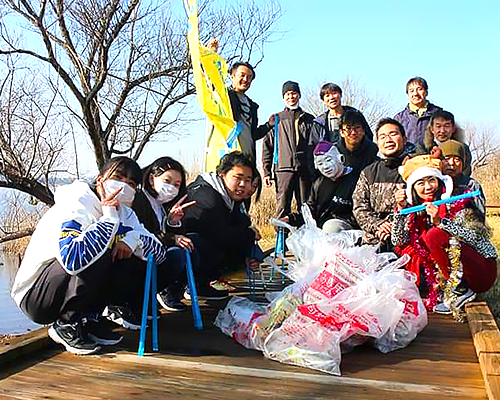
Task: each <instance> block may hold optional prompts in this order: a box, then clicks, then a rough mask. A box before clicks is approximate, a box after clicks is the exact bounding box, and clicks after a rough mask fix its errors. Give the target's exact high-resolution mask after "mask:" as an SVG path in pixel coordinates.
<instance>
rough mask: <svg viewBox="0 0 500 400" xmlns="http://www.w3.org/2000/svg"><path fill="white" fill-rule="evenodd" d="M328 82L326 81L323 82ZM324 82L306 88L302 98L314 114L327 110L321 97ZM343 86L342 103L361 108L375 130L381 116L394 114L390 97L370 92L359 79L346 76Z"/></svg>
mask: <svg viewBox="0 0 500 400" xmlns="http://www.w3.org/2000/svg"><path fill="white" fill-rule="evenodd" d="M323 83H326V82H323ZM323 83H321V84H318V85H317V87H315V88H306V89H305V90H304V96H303V99H302V105H303V107H304V108H305V109H306V110H307V111H308V112H310V113H311V114H313V115H319V114H321V113H323V112H325V111H326V107H325V106H324V104H323V102H322V101H321V99H320V97H319V92H320V88H321V86H322V85H323ZM338 85H339V86H340V87H341V88H342V104H345V105H348V106H352V107H355V108H357V109H358V110H360V111H361V112H362V113H363V115H364V116H365V118H366V120H367V121H368V123H369V124H370V127H371V128H372V129H373V130H374V129H375V127H376V125H377V123H378V121H379V120H380V119H381V118H384V117H388V116H392V115H394V108H393V107H392V105H391V104H390V100H389V98H387V97H385V96H383V95H381V94H380V93H370V92H368V90H367V89H366V87H365V86H363V85H362V84H361V83H360V82H359V81H358V80H357V79H353V78H351V77H349V76H348V77H346V78H345V79H343V80H342V81H341V82H340V83H339V84H338Z"/></svg>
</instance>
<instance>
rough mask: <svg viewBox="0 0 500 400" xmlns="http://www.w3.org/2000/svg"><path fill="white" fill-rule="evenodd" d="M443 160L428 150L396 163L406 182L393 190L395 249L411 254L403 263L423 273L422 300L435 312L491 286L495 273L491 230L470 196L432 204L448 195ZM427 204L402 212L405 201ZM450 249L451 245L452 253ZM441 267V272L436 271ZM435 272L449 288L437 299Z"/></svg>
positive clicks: (450, 187)
mask: <svg viewBox="0 0 500 400" xmlns="http://www.w3.org/2000/svg"><path fill="white" fill-rule="evenodd" d="M442 171H443V164H442V161H441V160H440V159H438V158H434V157H432V156H429V155H426V156H418V157H414V158H412V159H410V160H408V161H407V162H406V163H405V164H404V165H403V166H401V167H400V173H401V175H402V177H403V180H404V181H405V182H406V188H403V185H401V186H400V187H399V189H398V190H397V192H396V194H395V197H396V203H397V206H396V208H397V210H396V213H395V215H394V222H393V226H392V234H391V240H392V242H393V244H394V246H395V250H396V253H398V254H399V255H402V254H409V255H410V256H411V261H410V263H409V264H408V266H407V269H409V270H411V271H412V272H414V273H415V274H416V275H417V279H418V281H421V280H422V277H421V274H422V272H423V274H424V275H425V280H426V283H427V288H428V295H427V300H426V306H427V308H428V309H430V310H434V312H438V313H441V314H451V313H452V311H453V310H454V309H455V310H459V309H460V308H461V307H463V305H464V304H465V303H467V302H469V301H472V300H474V298H475V297H476V293H478V292H485V291H487V290H488V289H489V288H491V287H492V286H493V283H494V282H495V279H496V275H497V267H496V258H497V253H496V251H495V248H494V247H493V245H492V244H491V242H490V240H489V238H490V230H489V228H488V227H487V226H486V225H485V224H484V222H482V220H481V219H480V218H479V216H478V213H477V211H476V210H475V208H474V202H473V201H472V199H470V198H468V199H463V200H458V201H455V202H452V203H448V204H441V205H439V206H436V205H434V204H432V202H433V201H436V200H440V199H445V198H448V197H450V196H451V193H452V191H453V180H452V179H451V177H449V176H447V175H443V172H442ZM419 204H426V205H427V206H426V209H425V210H424V211H420V212H416V213H411V214H406V215H403V214H401V213H400V212H399V211H401V210H402V209H403V208H405V207H407V206H409V205H410V206H414V205H419ZM450 249H455V250H454V251H455V253H453V252H452V251H451V250H450ZM438 270H439V274H438ZM438 275H441V277H442V279H443V280H444V281H445V282H444V283H445V287H446V282H448V283H450V284H451V283H452V281H456V284H452V285H451V288H450V291H449V292H450V293H446V296H443V293H441V296H442V298H441V301H439V295H440V294H439V293H438V280H439V278H438Z"/></svg>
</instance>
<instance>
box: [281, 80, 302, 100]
mask: <svg viewBox="0 0 500 400" xmlns="http://www.w3.org/2000/svg"><path fill="white" fill-rule="evenodd" d="M289 90H293V91H295V92H297V93H298V94H299V96H300V88H299V84H298V83H297V82H294V81H286V82H285V83H284V84H283V89H282V90H281V97H283V96H284V95H285V93H286V92H288V91H289Z"/></svg>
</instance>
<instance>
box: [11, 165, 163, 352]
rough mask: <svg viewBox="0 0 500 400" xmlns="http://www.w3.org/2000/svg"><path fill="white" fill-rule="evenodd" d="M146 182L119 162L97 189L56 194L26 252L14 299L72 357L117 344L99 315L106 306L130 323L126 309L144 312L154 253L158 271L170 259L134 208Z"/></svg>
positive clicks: (106, 170) (107, 168)
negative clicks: (149, 259) (148, 266)
mask: <svg viewBox="0 0 500 400" xmlns="http://www.w3.org/2000/svg"><path fill="white" fill-rule="evenodd" d="M140 183H141V170H140V168H139V166H138V165H137V163H136V162H135V161H133V160H132V159H130V158H127V157H116V158H114V159H111V160H110V161H109V162H108V163H106V164H105V165H104V167H103V168H102V170H101V172H100V174H99V176H98V177H97V180H96V185H95V187H93V186H92V185H89V184H88V183H86V182H83V181H75V182H73V183H71V184H69V185H65V186H61V187H58V188H57V189H56V192H55V205H54V206H52V207H51V208H50V209H49V210H48V211H47V212H46V213H45V215H44V216H43V217H42V219H41V220H40V222H39V223H38V225H37V228H36V230H35V232H34V234H33V236H32V238H31V241H30V244H29V246H28V248H27V250H26V253H25V256H24V259H23V262H22V264H21V266H20V268H19V271H18V273H17V276H16V280H15V282H14V286H13V288H12V297H13V298H14V300H15V301H16V303H17V304H18V305H19V307H20V308H21V309H22V310H23V312H24V313H25V314H26V315H27V316H28V317H29V318H30V319H32V320H33V321H35V322H38V323H41V324H52V326H51V327H50V329H49V336H50V337H51V338H52V339H53V340H54V341H55V342H57V343H60V344H62V345H64V346H65V347H66V349H67V350H68V351H70V352H72V353H76V354H91V353H94V352H96V351H97V350H99V345H110V344H116V343H118V342H119V341H120V340H121V336H120V335H119V334H117V333H114V332H111V331H109V330H108V329H106V324H102V323H101V321H102V320H101V318H100V315H101V314H102V313H103V311H105V307H106V306H108V307H107V308H106V310H108V315H110V314H109V312H110V310H111V311H112V312H113V313H114V315H117V313H119V314H120V317H121V319H122V323H123V325H125V324H126V323H128V322H129V320H128V319H127V316H126V315H125V314H123V313H122V312H121V311H123V310H124V309H125V308H124V307H123V306H124V305H125V303H126V302H129V305H130V306H131V307H135V308H137V309H139V306H140V302H141V298H142V292H143V287H144V276H145V265H146V263H145V260H146V259H147V257H148V256H149V255H150V254H153V255H154V257H155V259H156V261H157V263H158V264H161V263H163V262H164V260H165V257H166V251H165V249H164V248H163V246H162V244H161V243H160V242H159V241H158V240H157V239H156V238H155V237H154V236H153V235H151V234H150V233H149V232H147V231H146V230H145V229H144V228H143V227H142V226H141V225H140V224H139V222H138V220H137V217H136V215H135V213H134V212H133V211H132V209H131V208H129V207H128V205H129V204H131V203H132V200H133V198H134V195H135V190H136V188H137V186H138V185H140ZM159 269H160V268H159ZM159 275H160V274H159ZM158 284H159V286H160V287H162V286H161V281H160V280H159V283H158ZM165 286H166V284H165V285H163V287H165ZM111 304H113V305H114V306H109V305H111ZM134 326H135V327H137V328H138V326H137V325H133V326H132V325H131V326H129V327H130V328H133V327H134Z"/></svg>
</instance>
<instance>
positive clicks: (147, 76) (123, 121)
mask: <svg viewBox="0 0 500 400" xmlns="http://www.w3.org/2000/svg"><path fill="white" fill-rule="evenodd" d="M199 3H200V5H199V10H200V11H199V13H200V21H201V23H200V39H201V40H202V41H204V40H206V39H207V38H208V37H219V38H220V43H221V46H220V49H221V51H222V52H223V54H224V55H225V56H226V57H227V58H228V59H232V58H234V57H238V58H243V59H246V60H250V59H251V58H252V57H256V63H258V62H260V61H261V60H262V58H263V57H264V53H263V46H264V44H265V43H266V42H267V41H268V40H269V38H270V35H271V34H272V26H273V24H274V23H275V22H276V20H277V19H278V18H279V17H280V16H281V10H280V7H279V5H278V4H277V3H276V2H274V0H270V2H269V3H267V4H266V5H264V6H262V7H259V6H257V5H256V4H255V3H254V2H253V1H251V2H248V1H247V2H244V3H241V5H235V6H224V5H222V8H220V9H217V7H216V4H215V3H214V2H212V1H210V0H205V1H200V2H199ZM243 4H244V5H243ZM0 5H3V6H4V8H7V9H9V10H10V12H12V13H14V15H15V16H16V17H17V18H18V19H19V18H22V19H23V21H24V25H23V28H24V33H25V34H26V35H27V36H26V38H25V40H24V41H23V40H22V38H21V37H16V33H17V31H19V29H17V30H16V31H15V28H16V27H15V26H14V24H9V19H8V18H3V19H2V22H1V23H0V35H1V40H2V42H3V45H1V46H0V55H4V56H5V55H20V56H23V57H25V58H26V59H30V60H32V61H33V62H34V61H36V62H37V63H39V64H45V65H48V66H50V68H51V70H52V74H54V75H55V76H57V78H58V79H59V81H60V82H61V83H62V85H59V84H53V85H52V88H53V90H54V92H55V93H56V94H57V96H58V99H60V101H61V102H62V103H63V104H64V105H65V106H66V107H67V108H68V110H70V112H71V115H72V116H73V117H74V118H75V119H76V120H77V121H78V122H79V123H80V125H81V126H82V127H83V128H84V130H85V133H86V134H87V135H88V137H89V138H90V141H91V143H92V146H93V149H94V153H95V157H96V162H97V165H98V166H99V167H100V166H102V164H103V163H104V162H105V161H107V160H108V159H109V158H110V157H112V156H113V155H118V154H127V155H130V156H132V157H133V158H134V159H138V157H139V156H140V154H141V153H142V152H143V150H144V148H145V147H146V145H147V144H148V143H149V142H150V141H152V140H158V139H161V138H162V137H163V136H162V135H165V134H167V133H171V132H175V130H176V128H178V127H179V126H181V125H182V124H183V122H184V121H183V118H184V111H185V110H184V109H185V107H186V104H185V100H186V99H187V98H188V97H189V96H190V95H192V94H193V93H194V92H195V89H194V86H193V84H192V81H191V67H190V60H189V53H188V47H187V41H186V34H187V31H186V30H187V27H186V25H187V24H186V19H185V15H183V13H181V12H180V10H176V9H175V7H174V4H173V3H172V2H158V3H157V4H155V3H154V2H141V1H140V0H107V1H99V0H98V1H95V0H74V1H71V2H69V1H63V0H51V1H47V0H41V1H40V2H34V1H30V0H0ZM28 36H29V38H28ZM54 79H55V78H54V77H52V82H54Z"/></svg>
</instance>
